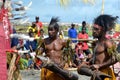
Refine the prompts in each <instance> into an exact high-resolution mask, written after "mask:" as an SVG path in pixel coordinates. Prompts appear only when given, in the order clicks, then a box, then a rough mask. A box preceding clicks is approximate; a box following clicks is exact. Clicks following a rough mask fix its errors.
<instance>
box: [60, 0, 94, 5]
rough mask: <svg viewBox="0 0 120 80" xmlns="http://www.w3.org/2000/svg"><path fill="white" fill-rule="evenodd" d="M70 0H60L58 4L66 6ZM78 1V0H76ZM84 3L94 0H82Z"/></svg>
mask: <svg viewBox="0 0 120 80" xmlns="http://www.w3.org/2000/svg"><path fill="white" fill-rule="evenodd" d="M70 1H71V0H60V4H61V5H63V6H66V5H67V4H68V3H69V2H70ZM78 1H79V0H78ZM82 1H83V2H84V3H91V4H94V3H95V0H82Z"/></svg>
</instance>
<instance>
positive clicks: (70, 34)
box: [68, 28, 77, 42]
mask: <svg viewBox="0 0 120 80" xmlns="http://www.w3.org/2000/svg"><path fill="white" fill-rule="evenodd" d="M68 37H69V38H77V30H76V29H75V28H70V29H69V30H68ZM72 42H77V40H72Z"/></svg>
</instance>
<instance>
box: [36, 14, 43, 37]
mask: <svg viewBox="0 0 120 80" xmlns="http://www.w3.org/2000/svg"><path fill="white" fill-rule="evenodd" d="M35 23H36V25H37V30H38V36H40V35H41V33H40V32H41V29H42V30H43V28H42V27H43V24H42V22H41V21H39V17H38V16H36V17H35Z"/></svg>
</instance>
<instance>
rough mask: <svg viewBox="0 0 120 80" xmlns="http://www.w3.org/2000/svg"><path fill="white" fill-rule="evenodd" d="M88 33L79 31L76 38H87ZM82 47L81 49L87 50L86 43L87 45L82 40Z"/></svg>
mask: <svg viewBox="0 0 120 80" xmlns="http://www.w3.org/2000/svg"><path fill="white" fill-rule="evenodd" d="M88 37H89V36H88V34H87V33H84V34H82V33H79V34H78V39H88ZM82 49H83V50H87V49H88V45H87V42H85V41H84V42H83V47H82Z"/></svg>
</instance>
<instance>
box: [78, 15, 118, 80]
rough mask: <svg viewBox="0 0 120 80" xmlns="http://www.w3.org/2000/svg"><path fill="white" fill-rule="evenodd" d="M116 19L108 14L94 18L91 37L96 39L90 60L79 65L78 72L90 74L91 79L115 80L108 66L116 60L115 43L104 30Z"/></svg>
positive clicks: (111, 25)
mask: <svg viewBox="0 0 120 80" xmlns="http://www.w3.org/2000/svg"><path fill="white" fill-rule="evenodd" d="M116 20H117V18H116V17H112V16H110V15H100V16H98V17H97V18H95V20H94V25H93V37H94V38H97V39H98V41H96V44H95V48H94V50H93V58H92V59H91V61H90V62H89V63H83V64H81V65H79V67H78V70H77V71H78V73H79V74H82V75H87V76H92V78H91V80H116V78H115V75H114V73H113V71H112V69H111V68H110V66H111V65H113V64H115V63H116V62H117V61H118V60H117V58H116V55H115V53H116V51H115V50H116V49H115V44H114V42H113V41H111V40H109V39H107V38H106V37H105V35H106V32H107V31H109V30H111V29H112V28H113V27H114V26H115V22H116ZM110 76H111V77H110Z"/></svg>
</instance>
